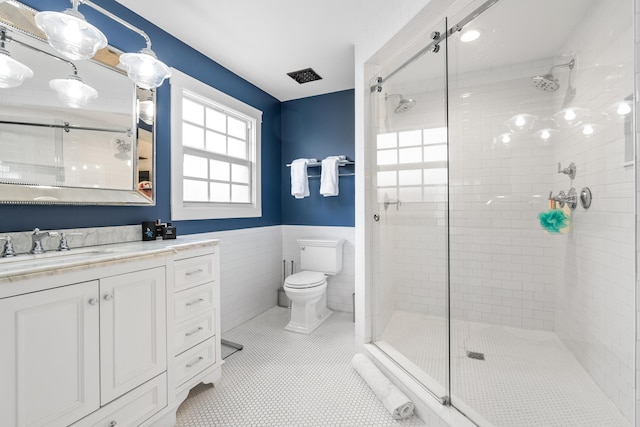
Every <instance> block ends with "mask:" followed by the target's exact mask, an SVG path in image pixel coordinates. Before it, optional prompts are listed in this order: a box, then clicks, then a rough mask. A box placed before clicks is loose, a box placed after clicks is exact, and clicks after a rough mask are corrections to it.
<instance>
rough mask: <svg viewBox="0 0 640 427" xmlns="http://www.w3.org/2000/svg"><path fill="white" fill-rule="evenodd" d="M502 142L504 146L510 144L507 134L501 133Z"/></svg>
mask: <svg viewBox="0 0 640 427" xmlns="http://www.w3.org/2000/svg"><path fill="white" fill-rule="evenodd" d="M502 142H503V143H505V144H508V143H510V142H511V137H510V136H509V134H508V133H503V134H502Z"/></svg>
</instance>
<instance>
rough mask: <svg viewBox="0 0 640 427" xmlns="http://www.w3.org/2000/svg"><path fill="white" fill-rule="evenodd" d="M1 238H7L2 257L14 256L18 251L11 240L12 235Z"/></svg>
mask: <svg viewBox="0 0 640 427" xmlns="http://www.w3.org/2000/svg"><path fill="white" fill-rule="evenodd" d="M0 240H5V244H4V248H2V253H1V254H0V257H2V258H5V257H12V256H16V251H15V250H14V249H13V242H12V241H11V236H6V237H0Z"/></svg>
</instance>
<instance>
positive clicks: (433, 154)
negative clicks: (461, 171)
mask: <svg viewBox="0 0 640 427" xmlns="http://www.w3.org/2000/svg"><path fill="white" fill-rule="evenodd" d="M446 160H447V146H446V145H433V146H427V147H424V161H425V162H444V161H446Z"/></svg>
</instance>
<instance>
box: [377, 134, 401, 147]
mask: <svg viewBox="0 0 640 427" xmlns="http://www.w3.org/2000/svg"><path fill="white" fill-rule="evenodd" d="M396 136H397V133H383V134H380V135H378V149H380V148H395V147H396V146H397V143H396Z"/></svg>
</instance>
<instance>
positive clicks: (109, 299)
mask: <svg viewBox="0 0 640 427" xmlns="http://www.w3.org/2000/svg"><path fill="white" fill-rule="evenodd" d="M103 298H104V300H105V301H111V300H112V299H113V294H104V297H103Z"/></svg>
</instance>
